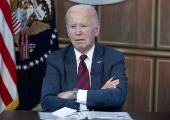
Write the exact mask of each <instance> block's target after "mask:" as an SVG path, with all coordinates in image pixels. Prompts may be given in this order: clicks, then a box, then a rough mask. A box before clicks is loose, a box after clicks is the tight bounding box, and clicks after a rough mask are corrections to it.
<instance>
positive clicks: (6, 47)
mask: <svg viewBox="0 0 170 120" xmlns="http://www.w3.org/2000/svg"><path fill="white" fill-rule="evenodd" d="M11 19H12V18H11V12H10V4H9V0H1V4H0V46H1V47H0V113H1V112H2V111H3V110H4V109H8V110H12V109H15V108H16V107H17V106H18V103H19V101H18V93H17V76H16V66H15V53H14V42H13V36H12V20H11Z"/></svg>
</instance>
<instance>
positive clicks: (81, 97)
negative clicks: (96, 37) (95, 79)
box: [74, 45, 95, 111]
mask: <svg viewBox="0 0 170 120" xmlns="http://www.w3.org/2000/svg"><path fill="white" fill-rule="evenodd" d="M94 48H95V45H93V47H92V48H91V49H90V51H89V52H88V53H87V54H86V55H87V58H86V59H85V60H84V62H85V63H86V66H87V69H88V71H89V78H90V87H91V76H90V72H91V64H92V58H93V52H94ZM74 51H75V55H76V61H77V72H78V66H79V63H80V56H81V55H82V54H81V53H80V52H78V51H77V50H76V49H75V48H74ZM87 91H88V90H81V89H79V90H78V93H77V102H78V103H80V111H83V110H87V106H86V99H87Z"/></svg>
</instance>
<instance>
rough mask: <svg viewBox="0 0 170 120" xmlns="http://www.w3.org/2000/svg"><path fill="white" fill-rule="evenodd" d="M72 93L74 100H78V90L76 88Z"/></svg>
mask: <svg viewBox="0 0 170 120" xmlns="http://www.w3.org/2000/svg"><path fill="white" fill-rule="evenodd" d="M72 92H73V99H77V93H78V88H74V89H73V90H72Z"/></svg>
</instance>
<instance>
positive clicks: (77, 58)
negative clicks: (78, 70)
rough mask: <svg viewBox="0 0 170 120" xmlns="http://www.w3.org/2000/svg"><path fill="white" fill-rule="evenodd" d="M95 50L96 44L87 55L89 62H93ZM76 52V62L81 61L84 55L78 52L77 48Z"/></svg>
mask: <svg viewBox="0 0 170 120" xmlns="http://www.w3.org/2000/svg"><path fill="white" fill-rule="evenodd" d="M94 48H95V44H94V45H93V47H92V48H91V49H90V51H89V52H88V53H87V54H86V55H87V58H88V59H89V60H91V61H92V58H93V52H94ZM74 51H75V55H76V60H77V61H78V60H79V59H80V56H81V55H82V54H81V53H80V52H79V51H77V50H76V49H75V48H74Z"/></svg>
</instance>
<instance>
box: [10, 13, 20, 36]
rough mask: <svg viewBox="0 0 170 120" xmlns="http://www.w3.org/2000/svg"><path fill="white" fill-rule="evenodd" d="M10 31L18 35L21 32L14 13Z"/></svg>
mask: <svg viewBox="0 0 170 120" xmlns="http://www.w3.org/2000/svg"><path fill="white" fill-rule="evenodd" d="M12 29H13V33H14V34H17V33H19V32H20V30H21V22H20V21H19V20H18V18H17V17H16V15H15V14H14V13H12Z"/></svg>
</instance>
